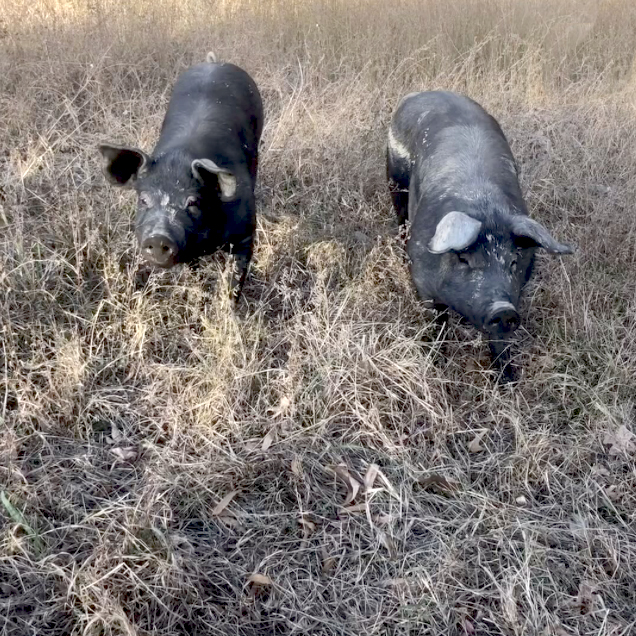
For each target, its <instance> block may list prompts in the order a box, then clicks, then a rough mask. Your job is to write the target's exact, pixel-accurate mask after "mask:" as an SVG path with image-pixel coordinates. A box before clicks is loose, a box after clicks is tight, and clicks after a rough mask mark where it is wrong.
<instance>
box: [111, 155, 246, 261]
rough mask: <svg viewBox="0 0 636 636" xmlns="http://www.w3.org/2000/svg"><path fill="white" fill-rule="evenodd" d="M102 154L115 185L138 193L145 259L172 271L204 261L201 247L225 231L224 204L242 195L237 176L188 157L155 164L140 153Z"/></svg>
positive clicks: (139, 234)
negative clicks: (220, 230) (179, 265)
mask: <svg viewBox="0 0 636 636" xmlns="http://www.w3.org/2000/svg"><path fill="white" fill-rule="evenodd" d="M100 151H101V153H102V155H103V156H104V158H105V159H106V164H105V168H104V170H105V173H106V176H107V178H108V179H109V181H111V183H113V184H115V185H119V186H129V187H133V188H134V189H135V190H136V191H137V194H138V203H137V216H136V221H135V234H136V237H137V240H138V242H139V245H140V247H141V251H142V254H143V257H144V258H145V260H146V261H147V262H149V263H150V264H152V265H155V266H157V267H163V268H169V267H172V266H173V265H175V264H177V263H181V262H189V261H191V260H193V259H195V258H196V257H197V256H200V255H201V254H200V252H201V250H200V249H199V246H200V245H201V244H203V243H205V242H207V241H209V240H210V239H211V235H214V232H215V228H219V227H222V226H223V203H224V202H226V201H230V200H232V199H233V198H234V196H235V194H236V179H235V177H234V175H232V174H231V173H229V172H228V171H226V170H223V169H221V168H219V167H218V166H217V165H216V164H215V163H214V162H213V161H211V160H209V159H192V158H190V157H188V156H186V155H185V154H184V153H175V154H171V155H169V156H165V157H159V158H157V159H153V158H151V157H149V156H148V155H146V154H145V153H143V152H142V151H140V150H137V149H134V148H122V147H116V146H106V145H103V146H100Z"/></svg>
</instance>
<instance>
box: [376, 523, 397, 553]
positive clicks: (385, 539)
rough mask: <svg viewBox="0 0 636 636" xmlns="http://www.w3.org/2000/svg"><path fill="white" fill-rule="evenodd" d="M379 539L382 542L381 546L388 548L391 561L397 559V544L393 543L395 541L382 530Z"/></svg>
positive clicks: (379, 532)
mask: <svg viewBox="0 0 636 636" xmlns="http://www.w3.org/2000/svg"><path fill="white" fill-rule="evenodd" d="M378 539H379V540H380V544H381V545H383V546H384V547H385V548H386V550H387V552H388V553H389V557H390V558H391V559H395V558H396V556H397V549H396V547H395V543H393V539H392V538H391V537H390V536H389V535H388V534H387V533H386V532H382V531H381V530H379V531H378Z"/></svg>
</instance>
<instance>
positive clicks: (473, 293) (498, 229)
mask: <svg viewBox="0 0 636 636" xmlns="http://www.w3.org/2000/svg"><path fill="white" fill-rule="evenodd" d="M387 176H388V179H389V188H390V190H391V196H392V199H393V205H394V206H395V209H396V212H397V215H398V218H399V221H400V222H401V223H404V222H405V221H407V220H408V221H410V224H411V226H410V237H409V239H408V243H407V251H408V255H409V258H410V262H411V275H412V278H413V282H414V283H415V287H416V289H417V292H418V294H419V296H420V297H421V298H422V299H424V300H432V301H433V302H434V303H435V305H436V307H437V308H438V309H440V310H443V309H446V308H451V309H453V310H454V311H456V312H457V313H458V314H460V315H461V316H463V317H464V318H465V319H467V320H468V321H469V322H470V323H472V324H473V325H474V326H475V327H477V328H478V329H481V330H483V331H484V332H485V333H486V334H487V336H488V338H489V342H490V349H491V354H492V358H493V361H494V362H495V364H496V365H497V366H498V368H499V369H500V371H502V372H503V378H504V380H510V379H512V378H513V375H514V372H513V369H512V368H511V365H510V356H509V353H508V352H509V344H510V336H511V334H512V333H513V332H514V331H515V330H516V329H517V327H518V326H519V324H520V318H519V313H518V306H519V297H520V294H521V290H522V288H523V286H524V285H525V283H526V282H527V281H528V279H529V278H530V275H531V273H532V268H533V263H534V258H535V252H536V250H537V248H543V249H545V250H546V251H547V252H548V253H550V254H571V253H572V251H573V250H572V248H571V247H569V246H568V245H564V244H562V243H558V242H557V241H555V240H554V238H552V236H551V235H550V233H549V232H548V230H546V228H544V227H543V226H542V225H541V224H540V223H538V222H537V221H534V220H532V219H531V218H530V217H529V216H528V211H527V209H526V205H525V203H524V200H523V196H522V194H521V188H520V186H519V179H518V171H517V165H516V163H515V160H514V157H513V155H512V152H511V150H510V146H509V145H508V142H507V140H506V137H505V136H504V134H503V132H502V130H501V128H500V127H499V124H498V123H497V122H496V121H495V119H494V118H493V117H491V116H490V115H489V114H488V113H487V112H486V111H485V110H484V109H483V108H482V107H481V106H480V105H479V104H477V103H476V102H474V101H473V100H471V99H469V98H467V97H464V96H462V95H457V94H455V93H450V92H423V93H411V94H410V95H407V96H406V97H404V98H403V99H402V101H401V102H400V104H399V106H398V108H397V110H396V112H395V114H394V115H393V119H392V122H391V126H390V129H389V141H388V148H387Z"/></svg>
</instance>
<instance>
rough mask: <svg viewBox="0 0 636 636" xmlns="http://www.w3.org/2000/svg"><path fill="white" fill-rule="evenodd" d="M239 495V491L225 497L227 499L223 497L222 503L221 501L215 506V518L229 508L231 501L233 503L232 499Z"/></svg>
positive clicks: (213, 512)
mask: <svg viewBox="0 0 636 636" xmlns="http://www.w3.org/2000/svg"><path fill="white" fill-rule="evenodd" d="M237 493H238V490H232V491H231V492H229V493H228V494H227V495H225V497H223V499H221V501H219V503H218V504H217V505H216V506H215V508H214V510H213V511H212V515H213V516H215V517H218V516H220V515H221V513H222V512H223V511H224V510H225V509H226V508H227V507H228V504H229V503H230V501H232V499H234V497H236V494H237Z"/></svg>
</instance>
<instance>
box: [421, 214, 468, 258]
mask: <svg viewBox="0 0 636 636" xmlns="http://www.w3.org/2000/svg"><path fill="white" fill-rule="evenodd" d="M480 230H481V221H478V220H477V219H473V217H472V216H468V214H464V213H463V212H449V213H448V214H446V215H445V216H444V217H443V218H442V220H441V221H440V222H439V223H438V224H437V229H436V230H435V236H433V238H432V239H431V240H430V242H429V244H428V251H429V252H432V253H433V254H443V253H444V252H450V251H456V252H460V251H461V250H463V249H466V248H467V247H468V246H469V245H472V244H473V243H474V242H475V240H476V239H477V237H478V236H479V231H480Z"/></svg>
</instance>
